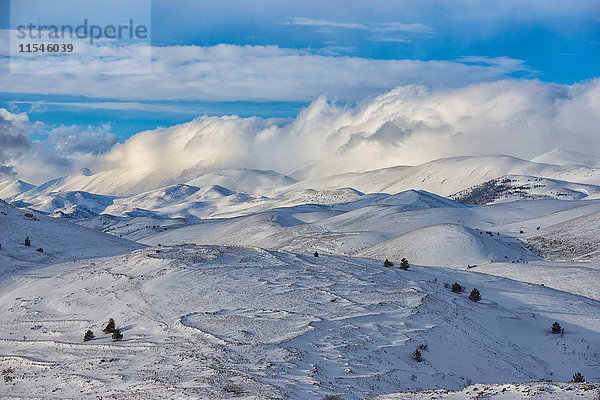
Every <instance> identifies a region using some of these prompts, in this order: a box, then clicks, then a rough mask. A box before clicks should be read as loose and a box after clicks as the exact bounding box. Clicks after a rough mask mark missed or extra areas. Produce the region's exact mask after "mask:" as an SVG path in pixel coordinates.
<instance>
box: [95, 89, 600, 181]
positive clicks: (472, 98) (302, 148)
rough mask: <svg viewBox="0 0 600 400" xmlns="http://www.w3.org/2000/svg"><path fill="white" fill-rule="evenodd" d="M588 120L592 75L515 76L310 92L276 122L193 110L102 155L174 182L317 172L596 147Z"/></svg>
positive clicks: (593, 111) (119, 166)
mask: <svg viewBox="0 0 600 400" xmlns="http://www.w3.org/2000/svg"><path fill="white" fill-rule="evenodd" d="M597 126H600V81H594V82H590V83H588V84H585V85H575V86H560V85H554V84H546V83H541V82H537V81H516V80H515V81H499V82H494V83H485V84H477V85H472V86H468V87H464V88H460V89H446V90H433V91H432V90H429V89H426V88H424V87H421V86H408V87H399V88H397V89H394V90H392V91H390V92H387V93H385V94H382V95H380V96H378V97H376V98H373V99H371V100H368V101H365V102H364V103H362V104H360V105H359V106H357V107H354V108H348V107H345V106H339V105H336V104H332V103H328V102H327V101H326V100H325V99H324V98H319V99H318V100H316V101H314V102H313V103H312V104H311V105H310V106H309V107H308V108H306V109H305V110H303V111H302V112H301V113H300V115H298V117H297V118H296V119H294V120H293V121H291V122H289V123H286V124H283V125H282V123H281V121H275V120H264V119H260V118H238V117H201V118H198V119H196V120H194V121H191V122H189V123H185V124H181V125H177V126H174V127H170V128H167V129H157V130H154V131H148V132H142V133H139V134H137V135H135V136H133V137H132V138H131V139H129V140H128V141H127V142H125V143H123V144H119V145H117V146H116V147H115V148H114V149H113V150H112V151H111V152H110V153H108V154H107V155H106V157H105V159H104V160H105V162H106V168H109V169H115V170H118V171H121V172H123V171H131V173H132V175H131V177H130V178H131V179H133V180H135V179H137V178H136V176H139V175H143V176H145V177H146V178H147V179H149V177H154V178H156V179H155V180H158V177H161V178H162V181H164V180H165V179H166V180H168V179H171V180H175V181H176V180H183V179H185V177H191V176H193V175H194V174H197V173H198V172H199V171H206V170H212V169H220V168H229V167H251V168H260V169H275V170H277V171H281V172H290V171H293V170H297V169H301V168H303V167H306V166H308V165H317V166H318V168H317V169H316V171H318V173H319V174H329V173H337V172H343V171H350V170H363V169H374V168H381V167H387V166H392V165H399V164H416V163H421V162H425V161H429V160H432V159H436V158H440V157H447V156H460V155H472V154H475V155H480V154H490V153H503V154H510V155H516V156H520V157H525V158H530V157H533V156H535V155H538V154H540V153H543V152H545V151H548V150H551V149H553V148H557V147H558V148H569V149H571V150H575V151H581V152H587V153H589V152H590V151H594V149H600V137H599V136H598V134H597V130H596V127H597ZM595 151H596V152H597V150H595ZM595 155H600V154H595ZM134 174H136V175H135V176H134Z"/></svg>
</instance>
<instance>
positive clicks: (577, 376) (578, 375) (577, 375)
mask: <svg viewBox="0 0 600 400" xmlns="http://www.w3.org/2000/svg"><path fill="white" fill-rule="evenodd" d="M573 382H575V383H583V382H585V378H584V377H583V375H581V372H577V373H575V375H573Z"/></svg>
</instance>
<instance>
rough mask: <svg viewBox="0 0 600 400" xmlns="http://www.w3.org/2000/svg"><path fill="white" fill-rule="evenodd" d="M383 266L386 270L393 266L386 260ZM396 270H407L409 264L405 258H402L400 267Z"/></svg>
mask: <svg viewBox="0 0 600 400" xmlns="http://www.w3.org/2000/svg"><path fill="white" fill-rule="evenodd" d="M383 266H384V267H386V268H390V267H393V266H394V263H393V262H391V261H390V260H388V259H387V258H386V259H385V261H384V262H383ZM398 268H400V269H409V268H410V264H409V263H408V260H407V259H406V258H403V259H402V260H400V266H399V267H398Z"/></svg>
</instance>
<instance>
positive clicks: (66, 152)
mask: <svg viewBox="0 0 600 400" xmlns="http://www.w3.org/2000/svg"><path fill="white" fill-rule="evenodd" d="M35 137H36V139H35V140H33V141H32V144H31V146H30V148H29V149H28V151H26V152H22V153H21V154H20V155H19V156H15V157H13V158H12V159H11V162H10V164H11V168H13V170H14V171H16V172H18V175H19V177H20V178H21V179H23V180H25V181H28V182H31V183H35V184H39V183H42V182H45V181H47V180H50V179H54V178H57V177H59V176H63V175H68V174H70V173H72V172H74V171H80V170H81V169H82V168H84V167H91V168H92V169H93V170H97V168H99V166H100V164H101V163H102V157H103V154H104V153H106V152H108V151H110V150H111V149H112V148H113V147H114V145H115V144H116V143H117V142H118V137H117V136H116V135H115V134H113V133H112V132H111V126H110V124H106V125H103V126H100V127H93V126H88V127H81V126H78V125H70V126H64V125H63V126H59V127H56V128H47V127H38V129H36V130H35Z"/></svg>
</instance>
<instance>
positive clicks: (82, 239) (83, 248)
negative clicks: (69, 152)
mask: <svg viewBox="0 0 600 400" xmlns="http://www.w3.org/2000/svg"><path fill="white" fill-rule="evenodd" d="M26 237H29V239H30V240H31V246H30V247H27V246H25V244H24V243H25V238H26ZM0 243H1V244H2V248H1V249H0V278H1V277H3V276H4V275H5V274H8V273H9V272H10V271H14V270H15V269H19V268H25V267H38V266H41V265H49V264H55V263H57V262H64V261H68V260H74V259H80V258H90V257H106V256H114V255H120V254H125V253H128V252H130V251H132V250H135V249H139V248H142V247H143V246H142V245H140V244H138V243H135V242H131V241H128V240H124V239H120V238H117V237H114V236H111V235H106V234H104V233H100V232H97V231H94V230H92V229H88V228H85V227H82V226H79V225H76V224H71V223H69V222H66V221H63V220H59V219H54V218H49V217H47V216H45V215H42V214H39V213H37V212H28V211H25V210H21V209H18V208H16V207H14V206H11V205H9V204H7V203H5V202H3V201H1V200H0ZM40 248H41V249H43V252H39V251H36V250H37V249H40Z"/></svg>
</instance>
